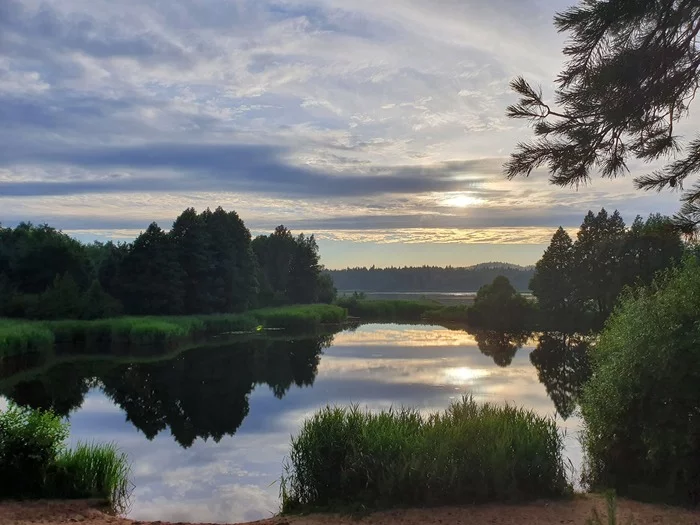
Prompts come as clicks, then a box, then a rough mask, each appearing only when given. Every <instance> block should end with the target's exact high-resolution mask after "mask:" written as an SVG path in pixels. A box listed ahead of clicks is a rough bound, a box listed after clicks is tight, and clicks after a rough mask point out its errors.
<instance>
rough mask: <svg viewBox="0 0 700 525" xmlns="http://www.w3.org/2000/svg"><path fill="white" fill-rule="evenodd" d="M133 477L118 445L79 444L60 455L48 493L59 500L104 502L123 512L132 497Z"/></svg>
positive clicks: (48, 482) (49, 480)
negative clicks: (86, 499)
mask: <svg viewBox="0 0 700 525" xmlns="http://www.w3.org/2000/svg"><path fill="white" fill-rule="evenodd" d="M129 473H130V466H129V461H128V459H127V457H126V454H124V453H121V452H119V450H118V449H117V447H116V446H115V445H113V444H106V445H105V444H86V443H79V444H78V445H77V446H76V447H75V448H74V449H72V450H64V451H62V452H61V453H60V454H59V455H58V457H57V458H56V461H55V463H54V465H53V467H52V469H51V475H50V476H49V477H48V480H47V485H48V486H47V487H46V491H47V493H48V494H49V495H50V496H51V497H56V498H76V499H78V498H104V499H107V500H108V501H109V502H110V503H111V504H112V506H113V507H115V510H117V511H121V510H124V509H123V506H124V504H125V502H126V501H127V500H128V497H129V494H130V488H131V487H130V483H129Z"/></svg>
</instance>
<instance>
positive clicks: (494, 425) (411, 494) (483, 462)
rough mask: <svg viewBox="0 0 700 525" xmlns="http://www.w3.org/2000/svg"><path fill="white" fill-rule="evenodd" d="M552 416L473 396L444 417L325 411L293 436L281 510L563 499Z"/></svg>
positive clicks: (557, 437) (560, 445)
mask: <svg viewBox="0 0 700 525" xmlns="http://www.w3.org/2000/svg"><path fill="white" fill-rule="evenodd" d="M562 448H563V439H562V436H561V434H560V433H559V431H558V430H557V427H556V423H555V422H554V420H553V419H551V418H547V417H542V416H539V415H537V414H535V413H534V412H532V411H528V410H524V409H521V408H516V407H513V406H509V405H492V404H479V403H477V402H476V401H474V400H473V399H472V398H471V397H465V398H463V399H462V400H461V401H458V402H455V403H453V404H452V405H451V406H450V407H449V408H448V409H447V410H446V411H444V412H443V413H437V414H433V415H431V416H428V417H424V416H422V415H421V414H420V413H419V412H418V411H416V410H413V409H399V410H388V411H382V412H376V413H373V412H368V411H363V410H360V409H359V408H358V407H357V406H353V407H350V408H341V407H326V408H324V409H322V410H320V411H319V412H317V413H316V414H315V415H314V416H312V417H311V418H310V419H308V420H306V421H305V423H304V424H303V426H302V429H301V431H300V433H299V435H298V436H296V437H295V438H293V439H292V445H291V452H290V456H289V460H288V462H287V464H286V465H285V475H284V476H283V478H282V480H281V490H280V495H281V498H282V510H283V512H299V511H309V510H348V509H358V508H363V509H376V508H387V507H395V506H404V505H411V506H415V505H441V504H467V503H478V502H488V501H522V500H530V499H535V498H543V497H549V498H551V497H562V496H566V495H569V494H570V493H571V486H570V484H569V483H568V482H567V478H566V471H565V466H564V461H563V459H562Z"/></svg>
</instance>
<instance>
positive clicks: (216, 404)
mask: <svg viewBox="0 0 700 525" xmlns="http://www.w3.org/2000/svg"><path fill="white" fill-rule="evenodd" d="M584 357H585V348H584V347H583V346H582V345H578V344H577V343H576V342H575V341H571V340H567V339H565V338H563V337H562V336H559V335H551V334H545V335H541V336H539V337H537V338H534V339H532V340H528V339H527V337H525V336H518V335H508V334H496V333H490V332H482V333H478V334H475V335H470V334H468V333H466V332H464V331H460V330H448V329H446V328H442V327H434V326H416V325H404V326H402V325H389V324H384V325H381V324H376V325H364V326H361V327H359V328H358V329H356V330H354V331H352V330H348V331H344V332H341V333H337V334H335V335H334V336H314V337H301V338H294V339H289V340H285V339H277V340H269V339H263V338H260V339H254V340H250V341H246V342H242V343H230V344H229V343H227V344H220V345H210V346H206V347H202V348H196V349H193V350H189V351H187V352H183V353H180V354H175V355H171V356H160V357H159V356H145V357H139V358H133V357H117V356H112V357H111V358H104V359H99V360H97V359H94V358H92V357H89V356H85V357H82V358H80V357H79V358H76V357H75V356H70V355H68V356H62V355H58V356H56V357H54V359H53V361H51V362H47V363H44V364H41V363H39V365H38V366H35V367H34V368H29V369H27V370H24V371H23V372H17V371H16V370H12V373H9V374H5V377H3V378H2V379H0V394H2V395H5V396H6V397H9V398H11V399H13V400H15V401H16V402H18V403H21V404H26V405H30V406H36V407H48V406H50V407H52V408H54V409H55V410H57V411H59V412H60V413H64V414H69V417H70V422H71V436H70V439H71V442H73V443H75V442H77V441H92V440H96V441H114V442H116V443H117V444H118V445H119V447H120V448H121V449H122V450H123V451H125V452H126V453H127V454H128V455H129V457H130V459H131V461H132V462H133V482H134V485H135V488H134V492H133V497H132V501H131V510H130V514H129V517H131V518H133V519H141V520H166V521H200V522H201V521H209V522H236V521H247V520H254V519H259V518H264V517H269V516H271V515H272V514H274V513H276V512H277V510H278V508H279V501H278V497H277V494H278V489H279V487H278V485H277V484H276V481H277V480H278V479H279V476H280V474H281V473H282V465H283V460H284V457H285V455H286V453H287V451H288V448H289V441H290V435H292V434H295V433H296V432H297V431H298V429H299V427H300V424H301V422H302V421H303V420H304V418H306V417H307V416H309V415H310V414H312V413H313V412H314V411H316V410H317V409H318V408H319V407H321V406H323V405H326V404H328V403H331V404H343V405H346V404H349V403H357V404H359V405H361V406H363V407H368V408H370V409H381V408H388V407H391V406H401V405H403V406H411V407H417V408H418V409H420V410H421V411H424V412H426V413H427V412H431V411H436V410H442V409H444V408H445V407H447V406H448V404H449V403H450V402H451V401H452V400H453V399H456V398H459V397H460V396H462V395H464V394H472V395H474V396H475V397H476V398H477V399H478V400H483V401H494V402H503V401H506V402H510V403H515V404H518V405H521V406H525V407H528V408H532V409H534V410H536V411H537V412H539V413H541V414H546V415H551V416H555V417H556V418H557V422H558V424H559V425H560V427H561V428H562V429H563V430H564V431H565V432H566V433H567V435H566V454H567V457H568V458H569V459H570V460H571V462H572V464H573V465H574V466H578V465H580V462H581V452H580V447H579V445H578V441H577V431H578V430H579V426H580V420H579V418H578V417H577V415H576V413H575V408H576V404H575V403H576V401H575V400H576V395H577V392H578V390H579V389H580V385H581V383H582V380H583V378H584V376H585V373H586V370H587V365H586V363H585V359H584ZM35 365H36V364H35ZM20 368H21V367H20Z"/></svg>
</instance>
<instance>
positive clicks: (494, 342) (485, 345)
mask: <svg viewBox="0 0 700 525" xmlns="http://www.w3.org/2000/svg"><path fill="white" fill-rule="evenodd" d="M472 333H473V335H474V339H476V344H477V345H479V350H481V353H482V354H484V355H487V356H489V357H491V358H492V359H493V362H494V363H496V364H497V365H498V366H502V367H506V366H509V365H510V364H511V362H512V361H513V358H514V357H515V354H516V352H517V351H518V350H519V349H520V348H521V347H522V346H523V345H524V344H525V343H526V342H527V340H528V339H529V338H530V334H529V333H525V332H498V331H495V330H477V331H474V332H472Z"/></svg>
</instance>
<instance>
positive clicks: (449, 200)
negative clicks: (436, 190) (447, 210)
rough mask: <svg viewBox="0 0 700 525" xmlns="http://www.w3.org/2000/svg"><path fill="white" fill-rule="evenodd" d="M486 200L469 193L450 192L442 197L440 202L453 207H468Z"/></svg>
mask: <svg viewBox="0 0 700 525" xmlns="http://www.w3.org/2000/svg"><path fill="white" fill-rule="evenodd" d="M484 202H486V201H485V200H484V199H482V198H479V197H475V196H474V195H472V194H469V193H448V194H446V196H445V197H443V198H442V199H440V204H441V205H443V206H449V207H451V208H466V207H468V206H475V205H477V204H483V203H484Z"/></svg>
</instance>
